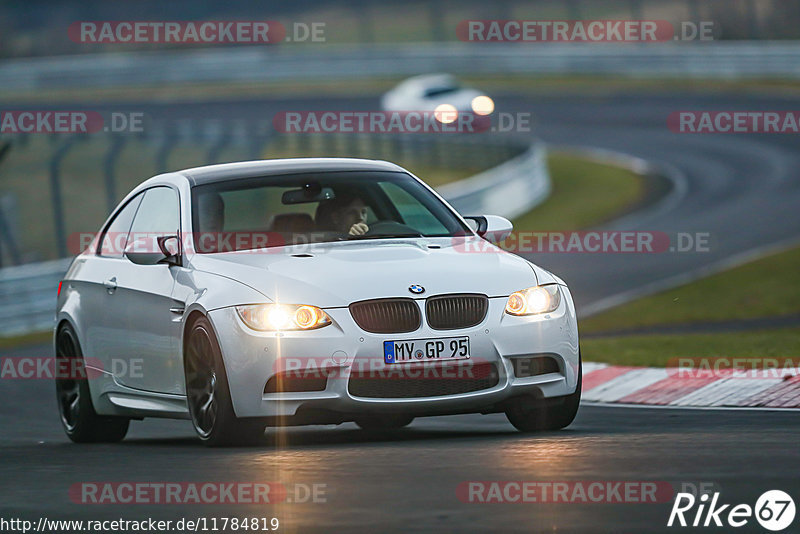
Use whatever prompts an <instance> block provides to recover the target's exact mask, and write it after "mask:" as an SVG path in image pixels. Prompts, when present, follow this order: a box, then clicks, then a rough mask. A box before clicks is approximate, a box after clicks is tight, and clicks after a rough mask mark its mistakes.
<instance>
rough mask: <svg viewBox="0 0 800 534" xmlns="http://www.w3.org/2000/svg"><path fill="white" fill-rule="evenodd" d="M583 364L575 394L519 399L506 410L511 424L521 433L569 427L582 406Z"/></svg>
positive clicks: (579, 368) (579, 365)
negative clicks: (550, 397)
mask: <svg viewBox="0 0 800 534" xmlns="http://www.w3.org/2000/svg"><path fill="white" fill-rule="evenodd" d="M582 385H583V363H579V364H578V384H577V387H576V388H575V393H572V394H570V395H566V396H564V397H555V398H552V399H534V398H533V397H519V398H518V399H515V400H514V402H513V403H512V404H511V405H510V406H509V407H508V408H507V409H506V417H508V420H509V422H510V423H511V424H512V425H514V427H515V428H516V429H517V430H519V431H520V432H541V431H545V430H560V429H562V428H566V427H568V426H569V425H570V424H571V423H572V421H573V420H575V415H577V413H578V408H579V407H580V404H581V386H582Z"/></svg>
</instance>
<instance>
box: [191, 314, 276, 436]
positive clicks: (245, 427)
mask: <svg viewBox="0 0 800 534" xmlns="http://www.w3.org/2000/svg"><path fill="white" fill-rule="evenodd" d="M184 371H185V374H186V400H187V402H188V404H189V414H190V415H191V417H192V424H193V425H194V429H195V432H197V435H198V437H199V438H200V440H201V441H202V442H203V443H204V444H206V445H208V446H210V447H220V446H231V445H252V444H254V443H257V442H258V441H260V440H261V439H262V438H263V437H264V429H265V427H266V424H265V423H264V422H263V421H262V420H261V419H258V418H238V417H236V414H235V413H234V410H233V401H232V400H231V392H230V389H229V386H228V376H227V374H226V373H225V366H224V364H223V362H222V352H221V351H220V348H219V344H218V343H217V338H216V336H215V335H214V330H213V329H212V328H211V323H209V321H208V319H206V318H205V317H201V318H199V319H197V320H196V321H194V323H192V325H191V327H190V330H189V334H188V335H187V336H186V350H185V356H184Z"/></svg>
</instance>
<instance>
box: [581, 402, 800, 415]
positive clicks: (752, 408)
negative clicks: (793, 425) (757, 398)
mask: <svg viewBox="0 0 800 534" xmlns="http://www.w3.org/2000/svg"><path fill="white" fill-rule="evenodd" d="M581 406H591V407H594V408H644V409H649V410H674V411H685V410H702V411H743V412H744V411H746V412H797V411H800V408H771V407H769V406H673V405H668V406H664V405H662V404H627V403H621V402H594V401H583V400H582V401H581Z"/></svg>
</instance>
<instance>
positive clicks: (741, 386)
mask: <svg viewBox="0 0 800 534" xmlns="http://www.w3.org/2000/svg"><path fill="white" fill-rule="evenodd" d="M781 382H782V380H781V379H780V378H722V379H720V380H717V381H715V382H712V383H710V384H708V385H706V386H703V387H701V388H700V389H697V390H695V391H693V392H691V393H689V394H688V395H686V396H684V397H681V398H679V399H675V401H674V402H672V403H671V404H672V405H674V406H689V405H695V406H737V405H738V404H739V403H741V401H743V400H745V399H747V398H749V397H753V396H755V395H757V394H758V393H761V392H762V391H764V390H766V389H769V388H771V387H772V386H776V385H778V384H780V383H781Z"/></svg>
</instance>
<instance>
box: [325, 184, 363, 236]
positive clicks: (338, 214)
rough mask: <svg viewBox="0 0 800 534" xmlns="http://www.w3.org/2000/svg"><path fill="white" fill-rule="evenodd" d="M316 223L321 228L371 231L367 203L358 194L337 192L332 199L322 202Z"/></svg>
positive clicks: (351, 233) (344, 232) (356, 232)
mask: <svg viewBox="0 0 800 534" xmlns="http://www.w3.org/2000/svg"><path fill="white" fill-rule="evenodd" d="M316 223H317V226H318V227H319V229H320V230H327V231H333V232H339V233H340V234H348V235H364V234H366V233H367V232H368V231H369V226H367V205H366V204H364V201H363V200H361V198H360V197H358V196H357V195H353V194H350V193H342V194H339V193H337V194H336V196H335V197H334V198H332V199H331V200H325V201H322V202H320V204H319V206H318V207H317V213H316Z"/></svg>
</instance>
